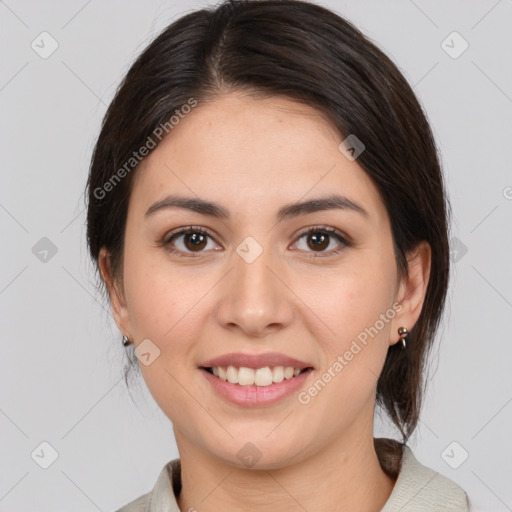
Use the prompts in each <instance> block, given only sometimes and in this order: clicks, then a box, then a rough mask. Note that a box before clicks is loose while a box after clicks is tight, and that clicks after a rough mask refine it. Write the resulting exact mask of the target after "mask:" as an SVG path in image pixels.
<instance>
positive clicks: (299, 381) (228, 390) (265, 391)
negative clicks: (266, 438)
mask: <svg viewBox="0 0 512 512" xmlns="http://www.w3.org/2000/svg"><path fill="white" fill-rule="evenodd" d="M200 370H201V372H202V373H203V374H204V376H205V377H206V378H207V379H208V381H209V382H210V383H211V385H212V386H213V388H214V389H215V391H217V393H219V395H221V396H222V397H224V398H226V399H227V400H229V401H230V402H232V403H234V404H236V405H241V406H245V407H258V406H263V405H272V404H275V403H276V402H279V400H282V399H284V398H285V397H287V396H289V395H290V394H292V393H293V392H294V391H296V390H297V389H299V388H300V387H301V386H302V385H303V384H304V381H305V380H306V379H307V378H308V377H309V375H310V374H311V373H312V370H308V371H305V372H301V373H300V374H299V375H298V376H297V377H292V378H291V379H284V380H282V381H281V382H276V383H273V384H271V385H270V386H256V385H253V386H240V385H239V384H231V382H228V381H225V380H222V379H220V378H219V377H216V376H215V375H212V374H211V373H209V372H207V371H206V370H204V369H203V368H200Z"/></svg>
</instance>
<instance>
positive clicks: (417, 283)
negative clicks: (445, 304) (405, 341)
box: [389, 241, 432, 345]
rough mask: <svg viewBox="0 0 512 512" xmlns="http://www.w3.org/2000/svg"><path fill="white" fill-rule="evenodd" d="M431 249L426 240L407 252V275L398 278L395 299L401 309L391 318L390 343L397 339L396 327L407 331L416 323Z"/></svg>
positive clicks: (428, 269) (426, 279) (424, 289)
mask: <svg viewBox="0 0 512 512" xmlns="http://www.w3.org/2000/svg"><path fill="white" fill-rule="evenodd" d="M431 257H432V250H431V248H430V245H429V244H428V242H426V241H422V242H420V243H419V244H418V245H417V246H416V247H415V248H414V249H413V250H412V251H411V252H410V253H408V254H407V264H408V267H409V271H408V275H407V276H404V277H403V278H402V279H401V280H400V284H399V287H398V293H397V299H396V301H397V302H398V304H400V306H401V309H400V310H399V313H398V314H397V315H396V316H395V318H394V319H393V326H392V329H391V339H390V340H389V344H390V345H394V344H395V343H397V342H398V341H399V335H398V328H399V327H405V328H407V329H408V330H409V331H410V330H411V329H412V328H413V327H414V325H415V324H416V322H417V320H418V318H419V316H420V313H421V309H422V307H423V302H424V301H425V293H426V291H427V286H428V281H429V278H430V266H431Z"/></svg>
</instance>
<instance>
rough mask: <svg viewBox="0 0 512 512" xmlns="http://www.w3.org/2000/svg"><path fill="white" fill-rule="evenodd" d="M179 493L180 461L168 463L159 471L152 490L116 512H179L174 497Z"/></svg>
mask: <svg viewBox="0 0 512 512" xmlns="http://www.w3.org/2000/svg"><path fill="white" fill-rule="evenodd" d="M180 491H181V464H180V459H179V458H178V459H173V460H171V461H170V462H168V463H167V464H166V465H165V466H164V467H163V468H162V470H161V471H160V474H159V475H158V479H157V481H156V483H155V485H154V487H153V489H152V490H151V491H150V492H148V493H146V494H143V495H142V496H139V497H138V498H137V499H135V500H133V501H130V503H127V504H126V505H124V506H123V507H122V508H120V509H118V510H116V512H156V511H157V510H166V511H169V512H180V509H179V508H178V503H177V501H176V496H178V495H179V493H180Z"/></svg>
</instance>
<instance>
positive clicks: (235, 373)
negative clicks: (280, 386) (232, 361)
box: [212, 366, 302, 386]
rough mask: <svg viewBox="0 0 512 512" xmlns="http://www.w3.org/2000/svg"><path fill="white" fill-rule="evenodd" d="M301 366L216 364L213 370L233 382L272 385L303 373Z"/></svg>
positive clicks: (245, 384) (220, 376)
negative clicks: (223, 365)
mask: <svg viewBox="0 0 512 512" xmlns="http://www.w3.org/2000/svg"><path fill="white" fill-rule="evenodd" d="M301 371H302V370H301V368H293V366H286V367H284V366H275V367H273V368H270V367H268V366H266V367H264V368H258V369H256V370H254V369H252V368H247V367H245V366H241V367H240V368H237V367H235V366H228V367H227V368H224V367H222V366H216V367H214V368H212V372H213V374H214V375H215V376H216V377H219V378H220V379H222V380H224V381H228V382H230V383H231V384H239V385H240V386H252V385H254V384H256V386H270V385H271V384H273V383H278V382H282V381H283V380H284V379H291V378H292V377H297V376H298V375H300V373H301Z"/></svg>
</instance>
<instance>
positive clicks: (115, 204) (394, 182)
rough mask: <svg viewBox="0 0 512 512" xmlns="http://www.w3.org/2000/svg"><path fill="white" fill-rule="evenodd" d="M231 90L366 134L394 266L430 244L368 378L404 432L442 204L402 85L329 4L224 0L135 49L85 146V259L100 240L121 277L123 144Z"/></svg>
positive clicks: (437, 281) (440, 258)
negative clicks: (280, 99)
mask: <svg viewBox="0 0 512 512" xmlns="http://www.w3.org/2000/svg"><path fill="white" fill-rule="evenodd" d="M229 91H244V92H247V93H248V94H253V95H260V96H267V97H268V96H274V95H281V96H285V97H288V98H290V99H293V100H296V101H299V102H303V103H305V104H308V105H310V106H312V107H314V108H316V109H318V110H319V111H321V112H322V113H324V115H325V117H326V118H327V119H328V120H329V121H330V122H331V123H333V125H334V126H335V127H336V128H337V130H338V131H339V133H340V136H341V137H342V138H345V137H347V136H348V135H350V134H355V135H356V136H357V138H358V139H360V140H361V141H362V142H363V143H364V145H365V151H364V152H363V153H362V154H361V155H360V156H359V157H358V160H357V161H358V163H359V165H360V166H361V167H362V168H363V169H364V170H365V171H366V172H367V174H368V175H369V176H370V177H371V179H372V180H373V182H374V183H375V185H376V187H377V188H378V190H379V192H380V194H381V197H382V199H383V201H384V203H385V205H386V208H387V211H388V214H389V218H390V221H391V227H392V233H393V239H394V245H395V254H396V261H397V267H398V269H399V271H400V272H401V273H402V275H406V274H407V260H406V255H407V253H408V252H409V251H412V250H413V249H414V248H415V247H416V246H417V244H418V243H419V242H420V241H422V240H425V241H427V242H428V243H429V244H430V246H431V249H432V261H431V274H430V280H429V283H428V287H427V291H426V297H425V301H424V304H423V309H422V312H421V315H420V317H419V319H418V321H417V323H416V325H415V326H414V327H413V328H412V330H411V333H410V335H409V337H408V344H407V349H406V350H402V349H401V346H400V344H396V345H393V346H391V347H390V348H389V350H388V354H387V357H386V361H385V364H384V368H383V371H382V374H381V375H380V378H379V380H378V384H377V403H378V404H379V405H380V406H382V407H383V409H384V410H385V411H387V413H388V414H389V416H390V418H391V420H392V421H393V423H394V424H395V425H396V426H397V428H398V429H399V430H400V432H401V434H402V437H403V442H405V441H407V439H408V438H409V436H410V434H411V433H412V431H413V430H414V428H415V427H416V424H417V422H418V419H419V413H420V407H421V400H422V395H423V389H424V378H423V372H424V369H425V363H426V358H427V355H428V352H429V349H430V347H431V345H432V342H433V336H434V333H435V331H436V329H437V327H438V324H439V321H440V317H441V314H442V311H443V307H444V302H445V296H446V290H447V284H448V274H449V248H448V233H447V231H448V228H447V211H448V206H447V201H446V198H445V193H444V186H443V179H442V174H441V169H440V163H439V160H438V155H437V150H436V145H435V141H434V139H433V135H432V132H431V129H430V127H429V124H428V122H427V119H426V116H425V114H424V112H423V110H422V108H421V106H420V104H419V102H418V100H417V98H416V97H415V95H414V93H413V91H412V89H411V87H410V86H409V85H408V83H407V81H406V80H405V78H404V77H403V76H402V74H401V73H400V71H399V70H398V68H397V67H396V66H395V65H394V64H393V63H392V62H391V60H390V59H389V58H388V57H386V55H384V53H383V52H382V51H381V50H379V49H378V48H377V47H376V46H375V45H374V44H373V43H372V42H370V41H369V39H367V38H366V37H365V36H364V35H363V34H362V33H361V32H360V31H359V30H357V29H356V28H355V27H354V26H353V25H352V24H351V23H349V22H348V21H346V20H345V19H343V18H342V17H340V16H338V15H337V14H335V13H333V12H332V11H330V10H328V9H326V8H324V7H321V6H319V5H315V4H312V3H309V2H305V1H298V0H282V1H277V0H261V1H233V0H232V1H226V2H223V3H221V4H220V5H218V6H217V7H212V8H208V9H203V10H199V11H195V12H192V13H190V14H187V15H185V16H183V17H181V18H180V19H178V20H177V21H176V22H174V23H172V24H171V25H170V26H169V27H167V28H166V29H165V30H164V31H163V32H162V33H161V34H160V35H159V36H158V37H157V38H156V39H155V40H154V41H153V42H152V43H151V44H150V45H149V46H148V47H147V48H146V49H145V50H144V51H143V53H142V54H141V55H140V56H139V57H138V58H137V60H136V61H135V63H134V64H133V65H132V66H131V68H130V70H129V71H128V73H127V75H126V77H125V78H124V80H123V81H122V83H121V85H120V86H119V88H118V90H117V93H116V95H115V97H114V99H113V101H112V102H111V104H110V106H109V108H108V110H107V112H106V115H105V118H104V120H103V124H102V128H101V133H100V135H99V138H98V140H97V143H96V146H95V149H94V154H93V157H92V163H91V168H90V174H89V179H88V183H87V187H88V191H87V194H88V215H87V237H88V243H89V248H90V253H91V255H92V258H93V260H94V261H95V262H96V264H97V262H98V254H99V251H100V248H101V247H106V248H107V249H108V251H109V254H110V268H111V271H112V274H113V275H114V276H117V277H118V278H121V276H122V255H123V239H124V233H125V224H126V217H127V208H128V202H129V198H130V191H131V186H132V185H131V184H132V181H133V178H134V175H135V173H136V171H137V168H138V166H137V165H133V170H132V169H131V168H129V167H128V168H127V167H126V163H127V162H128V161H130V159H131V158H132V157H133V154H134V153H136V152H137V151H138V150H139V148H140V147H142V146H143V145H144V144H145V143H146V142H147V141H148V140H149V139H150V138H152V139H154V134H155V130H157V129H158V127H159V126H161V125H165V124H166V123H167V125H168V126H169V118H170V117H171V116H172V115H173V114H174V113H175V112H177V111H180V109H181V108H182V107H183V105H186V104H187V103H190V100H191V98H193V99H194V101H197V102H199V103H201V102H203V101H208V100H210V99H214V98H215V96H216V95H218V94H220V93H224V92H229ZM192 115H193V114H192ZM169 133H171V136H172V132H170V131H169ZM340 140H341V139H340ZM132 164H133V162H132ZM121 168H124V169H125V172H121V173H119V170H120V169H121ZM116 173H117V174H116ZM114 175H117V178H119V179H116V180H114V181H113V177H114ZM120 175H122V179H121V178H120ZM107 183H110V185H109V186H106V184H107ZM107 189H108V190H107Z"/></svg>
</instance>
